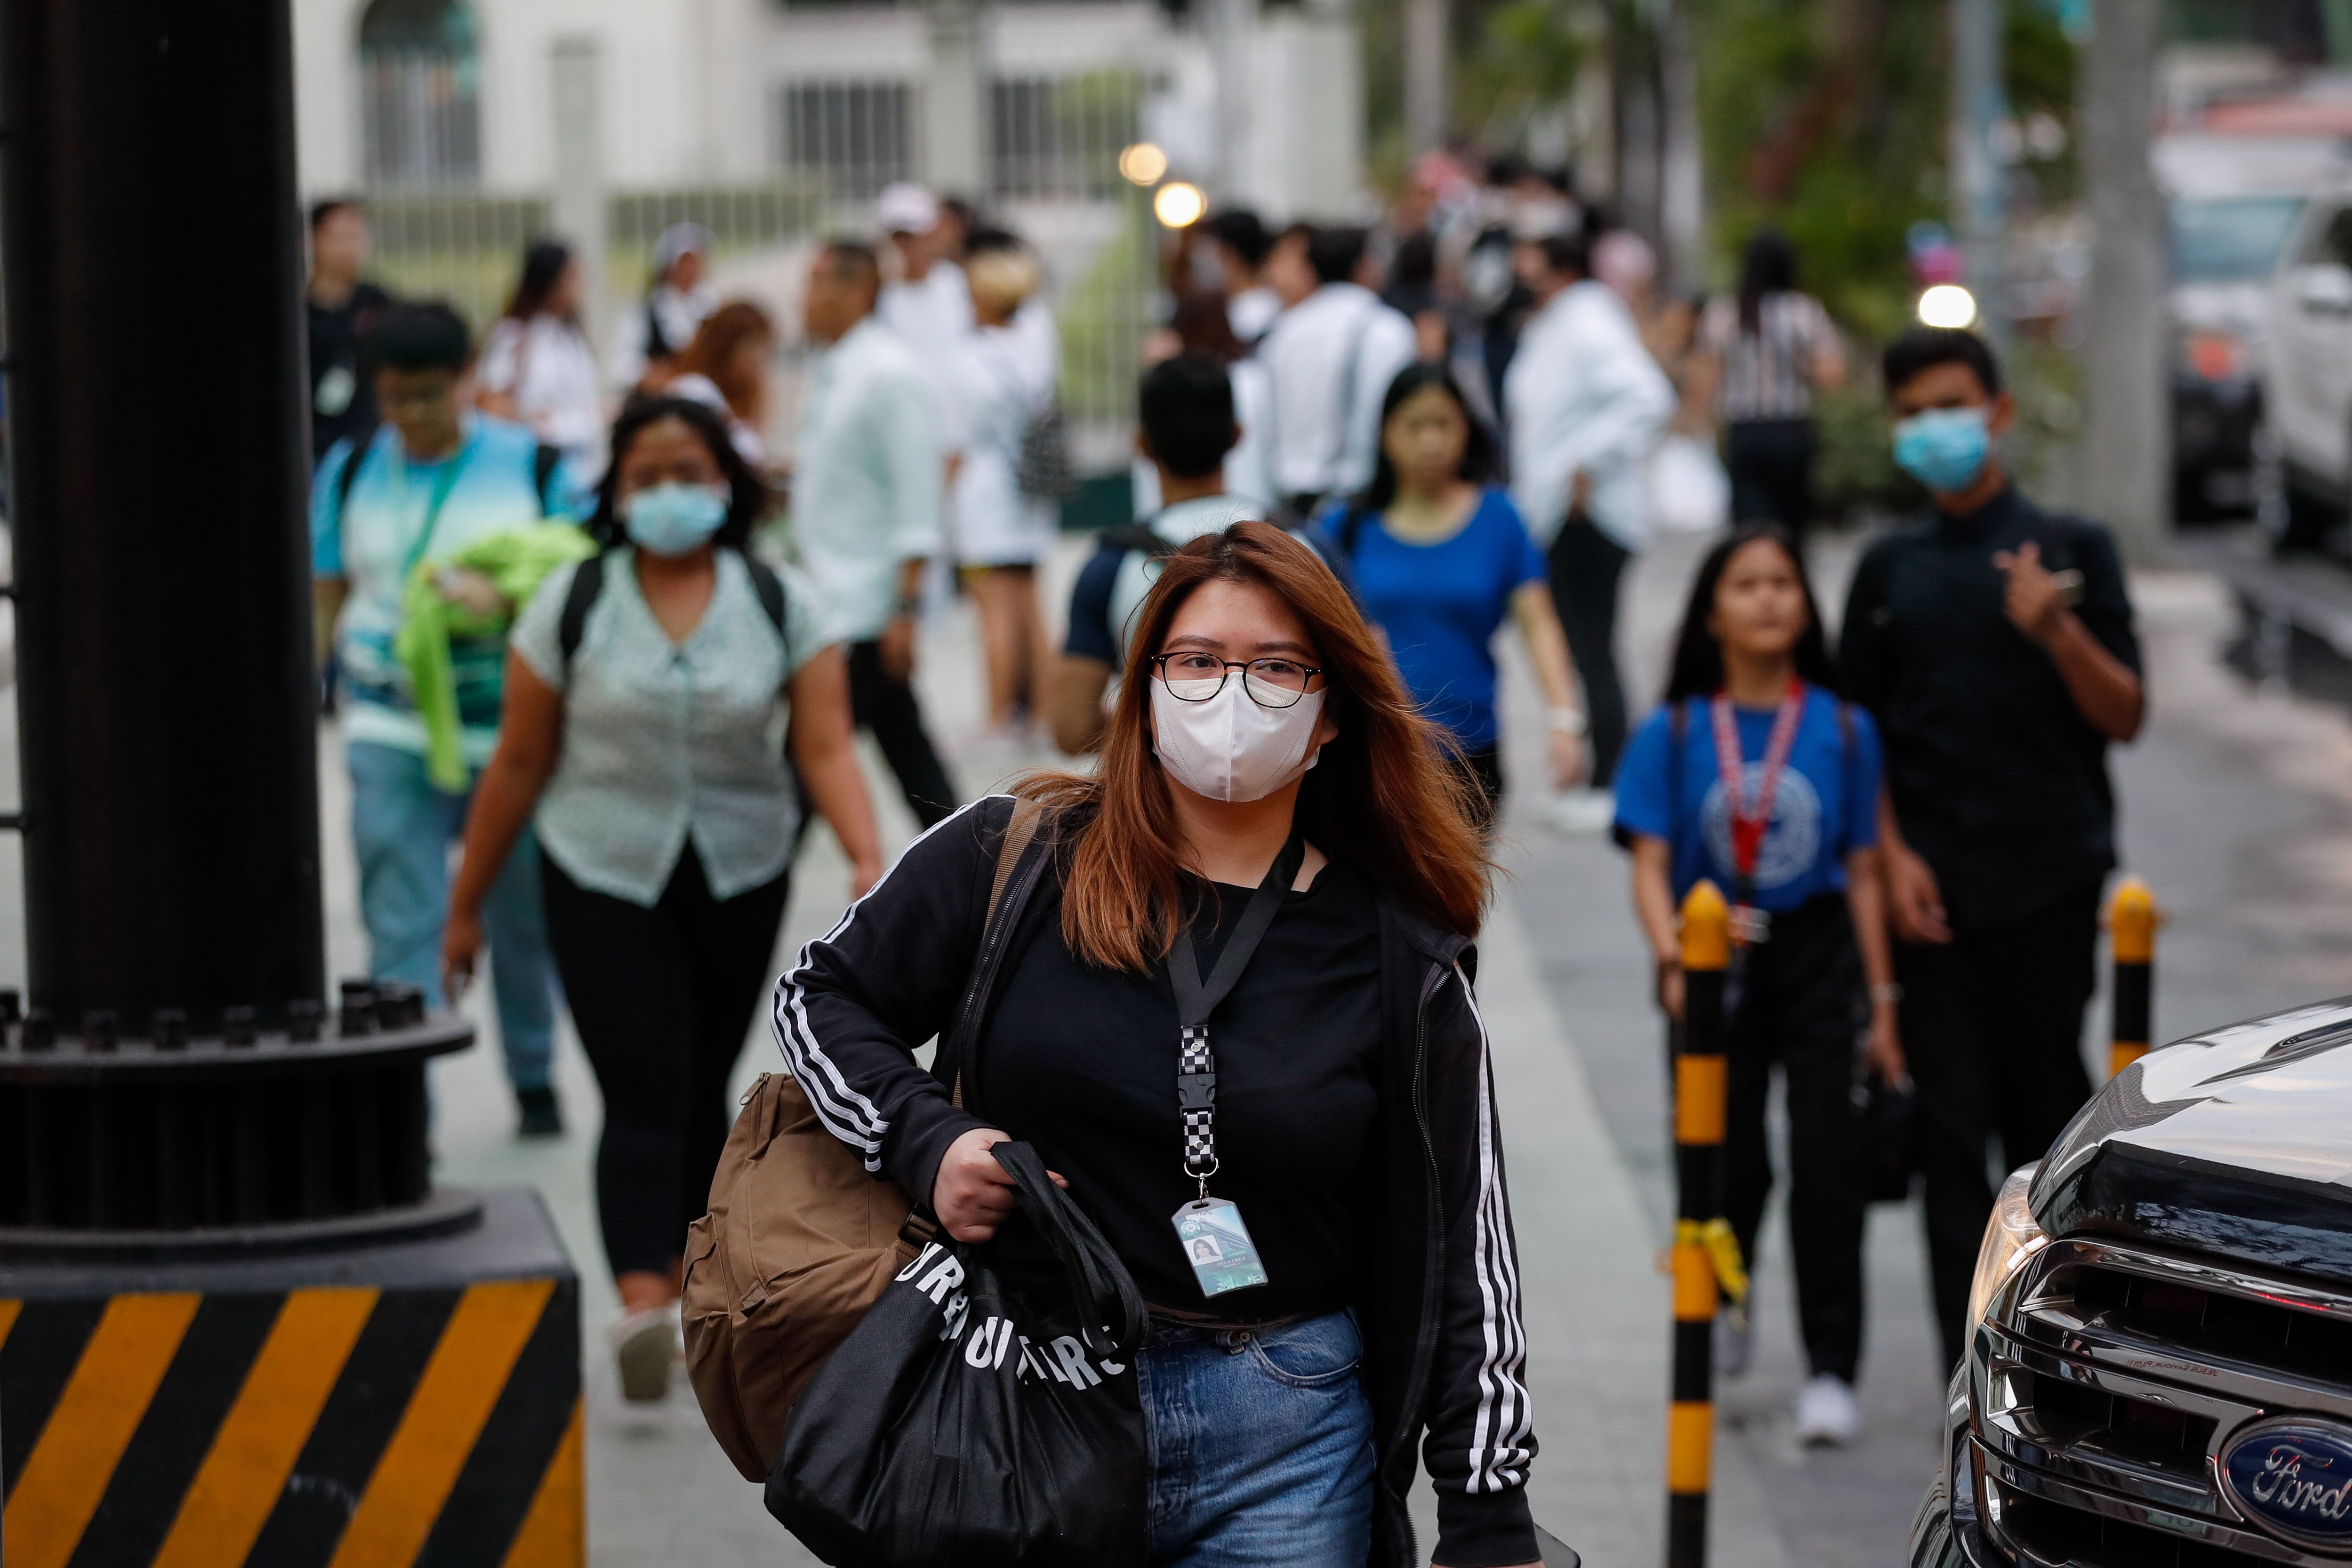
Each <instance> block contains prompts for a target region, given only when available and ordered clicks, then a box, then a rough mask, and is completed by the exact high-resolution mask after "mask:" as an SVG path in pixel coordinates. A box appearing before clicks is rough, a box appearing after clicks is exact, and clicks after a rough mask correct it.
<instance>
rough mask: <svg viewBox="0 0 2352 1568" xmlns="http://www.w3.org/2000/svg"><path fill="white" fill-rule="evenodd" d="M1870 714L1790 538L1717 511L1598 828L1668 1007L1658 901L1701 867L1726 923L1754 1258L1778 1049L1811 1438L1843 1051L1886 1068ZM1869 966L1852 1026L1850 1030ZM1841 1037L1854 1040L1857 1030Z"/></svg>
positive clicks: (1846, 1077)
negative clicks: (1629, 871) (1610, 819)
mask: <svg viewBox="0 0 2352 1568" xmlns="http://www.w3.org/2000/svg"><path fill="white" fill-rule="evenodd" d="M1878 765H1879V752H1878V732H1877V731H1876V730H1875V729H1874V728H1873V727H1872V725H1871V722H1870V717H1869V715H1868V714H1866V713H1864V712H1862V711H1861V710H1858V709H1854V708H1850V707H1848V706H1847V705H1846V704H1845V703H1843V702H1842V701H1841V700H1839V699H1838V696H1837V691H1836V684H1835V677H1834V676H1833V674H1832V670H1831V667H1830V660H1829V654H1828V652H1827V650H1826V648H1825V647H1824V646H1823V644H1822V625H1821V616H1820V615H1819V613H1818V612H1817V611H1816V610H1815V609H1814V607H1813V591H1812V587H1811V584H1808V583H1807V582H1806V580H1805V568H1804V564H1803V563H1802V561H1801V559H1800V558H1799V557H1798V554H1797V552H1796V549H1795V547H1794V545H1793V544H1792V543H1791V542H1790V539H1789V536H1788V535H1787V534H1786V533H1784V532H1783V531H1780V529H1779V528H1777V527H1769V526H1763V527H1748V528H1741V529H1738V530H1736V531H1734V532H1733V533H1732V534H1731V535H1730V537H1728V538H1727V539H1726V540H1724V541H1723V542H1721V543H1720V544H1718V545H1717V546H1716V547H1715V549H1714V550H1713V551H1711V552H1709V553H1708V555H1707V557H1706V561H1705V562H1704V563H1702V564H1701V565H1700V567H1699V572H1698V578H1697V581H1696V583H1694V584H1692V587H1691V596H1690V605H1689V607H1688V608H1687V609H1686V610H1685V612H1684V614H1683V626H1682V632H1681V634H1680V636H1679V637H1678V638H1677V640H1676V642H1675V664H1674V671H1673V673H1672V675H1671V676H1670V677H1669V679H1668V680H1667V685H1666V700H1665V701H1664V704H1662V705H1661V706H1660V708H1659V709H1658V710H1657V711H1656V712H1654V713H1653V714H1651V715H1650V717H1649V720H1648V721H1647V722H1646V723H1644V724H1643V726H1642V729H1641V731H1640V732H1639V733H1637V734H1636V735H1635V736H1634V738H1633V743H1632V745H1630V746H1629V747H1628V748H1627V749H1626V752H1625V757H1624V761H1623V763H1622V764H1621V765H1620V767H1619V768H1618V772H1617V833H1618V837H1619V838H1620V839H1621V841H1623V842H1626V843H1628V844H1630V845H1631V847H1632V848H1633V904H1634V908H1635V909H1636V910H1638V911H1639V913H1640V916H1641V921H1642V929H1643V933H1644V934H1645V935H1647V936H1648V938H1649V941H1650V947H1651V950H1652V952H1654V953H1655V954H1656V956H1657V963H1658V1000H1659V1003H1660V1005H1662V1006H1663V1007H1664V1009H1665V1011H1666V1013H1667V1014H1668V1016H1671V1017H1674V1018H1675V1019H1677V1020H1679V1019H1680V1017H1681V1016H1682V1002H1683V975H1682V967H1681V948H1680V942H1679V940H1678V937H1677V933H1676V931H1675V910H1676V909H1677V908H1678V907H1679V905H1680V903H1681V900H1682V898H1683V895H1685V893H1687V892H1689V891H1690V889H1691V888H1692V886H1693V885H1694V884H1696V882H1697V881H1698V880H1699V879H1701V878H1706V879H1712V880H1713V881H1714V882H1715V883H1716V885H1717V887H1719V888H1721V889H1723V891H1724V893H1725V895H1726V897H1727V898H1728V899H1730V900H1731V901H1732V903H1733V906H1734V921H1735V933H1736V934H1737V933H1740V932H1744V933H1745V936H1746V939H1747V940H1746V941H1745V942H1744V944H1743V950H1742V965H1741V970H1740V978H1739V984H1738V997H1737V1000H1736V1003H1734V1005H1733V1006H1732V1009H1731V1012H1730V1016H1729V1017H1728V1020H1727V1041H1726V1048H1725V1054H1726V1055H1727V1057H1728V1058H1729V1075H1730V1108H1729V1109H1730V1120H1729V1123H1728V1125H1727V1130H1726V1136H1725V1147H1724V1178H1723V1194H1724V1196H1723V1202H1724V1211H1725V1216H1726V1217H1727V1219H1729V1220H1730V1222H1731V1227H1732V1231H1733V1233H1734V1234H1735V1235H1737V1236H1738V1238H1739V1249H1740V1254H1741V1256H1742V1257H1744V1258H1754V1257H1755V1253H1756V1230H1757V1226H1758V1223H1759V1221H1760V1220H1761V1218H1762V1217H1763V1213H1764V1199H1765V1196H1766V1194H1768V1193H1769V1192H1770V1190H1771V1186H1772V1166H1771V1161H1770V1158H1769V1155H1768V1153H1767V1152H1766V1148H1765V1141H1764V1101H1765V1097H1766V1094H1767V1092H1768V1090H1769V1086H1770V1081H1771V1073H1772V1068H1773V1066H1774V1064H1775V1063H1778V1064H1779V1066H1780V1070H1781V1072H1782V1074H1783V1076H1784V1077H1785V1079H1786V1080H1787V1089H1788V1104H1789V1121H1790V1137H1789V1163H1790V1194H1789V1235H1790V1249H1791V1251H1792V1252H1793V1253H1794V1254H1795V1257H1796V1265H1797V1303H1798V1317H1799V1320H1800V1321H1801V1325H1802V1328H1803V1332H1804V1340H1805V1353H1806V1356H1807V1359H1808V1360H1809V1361H1810V1363H1811V1374H1812V1375H1811V1381H1809V1382H1808V1383H1807V1384H1806V1385H1805V1388H1804V1391H1803V1393H1802V1394H1801V1395H1800V1396H1799V1398H1798V1401H1797V1432H1798V1436H1799V1437H1800V1439H1801V1440H1802V1441H1805V1442H1808V1443H1843V1442H1846V1441H1848V1440H1849V1439H1851V1438H1852V1437H1853V1436H1854V1434H1855V1433H1856V1432H1857V1431H1858V1430H1859V1429H1860V1425H1861V1422H1860V1416H1859V1414H1858V1412H1857V1411H1856V1409H1855V1406H1854V1399H1853V1380H1854V1373H1855V1371H1856V1369H1857V1367H1858V1365H1859V1363H1860V1360H1861V1355H1862V1234H1863V1209H1864V1201H1865V1200H1864V1187H1863V1181H1862V1175H1861V1172H1860V1169H1859V1165H1858V1161H1857V1154H1858V1139H1857V1137H1856V1121H1855V1117H1854V1114H1853V1099H1852V1096H1853V1084H1854V1079H1855V1075H1856V1072H1857V1070H1859V1069H1860V1068H1867V1069H1868V1070H1869V1071H1872V1072H1874V1073H1876V1074H1877V1075H1879V1077H1880V1078H1881V1079H1883V1080H1884V1081H1885V1082H1888V1083H1895V1082H1898V1081H1900V1080H1901V1079H1902V1076H1903V1049H1902V1045H1901V1042H1900V1041H1899V1039H1898V1038H1897V1037H1896V1034H1895V1001H1896V998H1897V996H1898V995H1899V993H1898V992H1897V991H1896V989H1895V968H1894V959H1893V956H1892V953H1891V952H1890V950H1889V948H1888V945H1887V938H1886V920H1885V897H1884V892H1883V889H1882V884H1881V880H1880V868H1879V864H1878V830H1877V808H1878ZM1865 980H1866V981H1867V984H1868V995H1869V1014H1868V1017H1869V1024H1868V1027H1867V1030H1866V1031H1864V1029H1862V1028H1860V1027H1858V1025H1859V1024H1860V1020H1861V1017H1862V1014H1861V1011H1860V1006H1859V1005H1860V1003H1861V1001H1862V998H1863V994H1864V982H1865ZM1858 1046H1859V1053H1857V1047H1858ZM1721 1359H1722V1360H1723V1361H1724V1362H1725V1363H1726V1370H1727V1371H1733V1372H1736V1371H1738V1370H1739V1368H1740V1367H1741V1366H1742V1365H1744V1363H1745V1362H1746V1359H1747V1322H1746V1317H1745V1313H1744V1312H1743V1311H1739V1310H1737V1309H1735V1311H1734V1313H1733V1315H1731V1316H1730V1317H1729V1318H1728V1319H1727V1330H1726V1331H1725V1340H1724V1342H1723V1346H1722V1358H1721Z"/></svg>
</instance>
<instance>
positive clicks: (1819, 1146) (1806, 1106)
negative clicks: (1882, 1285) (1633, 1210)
mask: <svg viewBox="0 0 2352 1568" xmlns="http://www.w3.org/2000/svg"><path fill="white" fill-rule="evenodd" d="M1746 964H1747V967H1746V970H1745V973H1744V974H1743V977H1742V981H1743V983H1742V985H1741V993H1740V998H1739V1005H1738V1010H1737V1011H1736V1012H1734V1013H1733V1014H1732V1016H1731V1017H1730V1019H1729V1027H1728V1029H1727V1031H1726V1037H1725V1041H1724V1046H1725V1050H1724V1054H1725V1057H1726V1058H1727V1061H1726V1064H1725V1065H1726V1067H1727V1069H1728V1078H1729V1085H1728V1088H1729V1095H1728V1100H1729V1104H1728V1107H1727V1109H1728V1110H1729V1118H1730V1119H1729V1121H1727V1123H1726V1125H1725V1128H1724V1149H1723V1214H1724V1217H1725V1218H1726V1219H1727V1220H1729V1221H1730V1222H1731V1229H1732V1233H1733V1234H1734V1235H1735V1236H1737V1237H1738V1238H1739V1255H1740V1256H1741V1257H1742V1258H1747V1259H1748V1260H1749V1264H1750V1266H1751V1267H1753V1264H1754V1260H1755V1257H1756V1231H1757V1227H1758V1226H1759V1225H1760V1224H1761V1223H1762V1221H1763V1218H1764V1200H1765V1199H1766V1197H1767V1196H1769V1194H1770V1193H1771V1191H1772V1160H1771V1156H1770V1154H1769V1152H1768V1151H1767V1149H1766V1146H1765V1140H1764V1106H1765V1100H1766V1098H1767V1097H1768V1095H1769V1092H1770V1090H1771V1087H1772V1068H1774V1067H1775V1066H1776V1065H1777V1066H1778V1067H1779V1068H1780V1075H1781V1077H1782V1079H1784V1080H1785V1081H1786V1084H1787V1088H1788V1103H1789V1247H1790V1253H1791V1254H1792V1255H1793V1256H1794V1258H1795V1260H1796V1265H1797V1321H1798V1323H1799V1324H1800V1326H1801V1329H1802V1331H1803V1332H1804V1338H1805V1359H1806V1360H1807V1361H1808V1362H1809V1363H1811V1370H1812V1371H1813V1372H1814V1373H1832V1374H1833V1375H1835V1376H1838V1377H1842V1378H1844V1379H1845V1380H1846V1381H1847V1382H1848V1383H1852V1382H1853V1377H1854V1372H1855V1369H1856V1368H1857V1367H1859V1366H1860V1364H1861V1362H1862V1222H1863V1211H1864V1194H1863V1190H1862V1176H1861V1171H1860V1165H1859V1160H1858V1157H1857V1156H1858V1150H1859V1142H1860V1139H1859V1136H1858V1132H1859V1124H1858V1122H1857V1121H1856V1120H1855V1117H1854V1113H1853V1074H1854V1046H1855V1036H1856V1023H1857V1004H1858V1002H1859V1001H1860V999H1861V989H1862V960H1861V957H1860V955H1859V954H1858V953H1857V952H1856V950H1855V948H1854V942H1853V921H1852V919H1851V918H1850V917H1849V916H1848V914H1847V912H1846V907H1845V899H1844V897H1843V895H1840V894H1832V895H1829V896H1826V897H1823V898H1819V899H1814V900H1811V901H1810V902H1808V903H1806V904H1805V905H1804V907H1803V908H1801V909H1798V910H1790V912H1789V913H1787V914H1780V915H1774V916H1773V917H1772V933H1771V936H1770V939H1769V940H1768V941H1765V942H1759V943H1758V944H1756V945H1755V946H1753V947H1750V948H1748V950H1747V953H1746Z"/></svg>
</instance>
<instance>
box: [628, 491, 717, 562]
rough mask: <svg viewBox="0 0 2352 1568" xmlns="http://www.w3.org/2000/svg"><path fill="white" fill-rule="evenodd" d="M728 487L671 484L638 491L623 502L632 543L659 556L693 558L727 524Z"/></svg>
mask: <svg viewBox="0 0 2352 1568" xmlns="http://www.w3.org/2000/svg"><path fill="white" fill-rule="evenodd" d="M728 500H729V497H728V493H727V487H726V486H725V485H685V484H679V483H677V481H676V480H672V481H671V482H669V483H667V484H660V485H656V486H654V487H653V489H646V490H639V491H637V492H636V494H635V495H633V496H630V497H628V498H627V499H626V500H623V501H622V502H621V521H622V522H623V523H625V524H626V525H627V527H628V530H629V541H630V542H631V543H633V544H635V546H636V547H637V548H638V549H640V550H645V551H650V552H652V553H654V554H656V555H691V554H693V553H694V552H696V551H698V550H699V549H701V548H702V547H703V546H704V545H706V544H708V543H709V542H710V536H711V535H712V534H714V533H716V532H718V531H719V526H720V525H721V524H723V523H724V522H725V521H727V502H728Z"/></svg>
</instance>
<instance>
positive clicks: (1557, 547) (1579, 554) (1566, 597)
mask: <svg viewBox="0 0 2352 1568" xmlns="http://www.w3.org/2000/svg"><path fill="white" fill-rule="evenodd" d="M1632 559H1633V552H1631V551H1629V550H1627V549H1626V548H1625V547H1624V546H1623V545H1622V544H1620V543H1618V542H1616V541H1615V540H1613V539H1612V538H1610V537H1609V536H1608V535H1607V534H1605V533H1603V532H1601V531H1600V530H1599V529H1597V528H1595V527H1593V526H1592V521H1591V519H1590V518H1587V517H1585V516H1583V515H1581V514H1580V513H1579V514H1572V515H1570V518H1569V520H1568V521H1567V522H1565V523H1564V524H1562V525H1561V527H1560V531H1559V538H1557V539H1555V540H1553V541H1552V542H1551V602H1552V605H1553V606H1554V607H1555V608H1557V609H1558V610H1559V624H1560V628H1561V629H1562V630H1563V631H1565V632H1567V633H1568V651H1569V653H1570V655H1571V656H1573V657H1574V658H1575V659H1576V675H1577V679H1579V680H1580V681H1581V682H1583V684H1584V716H1585V721H1586V722H1587V723H1588V724H1589V725H1590V726H1591V728H1590V730H1589V731H1587V738H1586V743H1587V744H1588V745H1590V746H1591V748H1592V776H1591V779H1590V780H1588V781H1587V782H1588V783H1590V784H1591V785H1592V787H1593V788H1595V789H1606V788H1608V787H1609V781H1610V780H1611V779H1612V778H1614V777H1615V776H1616V774H1617V753H1618V752H1622V751H1623V750H1624V749H1625V683H1624V682H1623V681H1622V680H1620V679H1618V678H1617V579H1618V578H1619V577H1621V576H1622V575H1623V574H1624V571H1625V563H1626V562H1628V561H1631V560H1632Z"/></svg>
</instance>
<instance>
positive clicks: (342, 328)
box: [303, 283, 392, 462]
mask: <svg viewBox="0 0 2352 1568" xmlns="http://www.w3.org/2000/svg"><path fill="white" fill-rule="evenodd" d="M303 302H304V303H305V304H306V305H307V306H308V307H309V308H310V460H311V461H312V462H316V461H318V460H319V459H320V458H323V457H325V456H326V455H327V448H328V447H331V446H333V445H334V444H335V443H336V442H338V441H340V440H341V439H342V438H343V437H346V436H354V435H357V434H358V433H359V432H361V431H362V430H367V429H371V428H373V426H374V425H375V422H376V406H375V383H374V381H373V379H372V378H371V377H369V376H368V375H367V374H365V373H364V371H362V368H361V366H360V340H361V339H362V338H363V337H365V336H366V335H367V331H368V329H369V328H370V327H371V326H373V325H374V324H375V313H376V312H377V311H378V310H383V308H384V307H385V306H386V305H388V304H390V303H392V296H391V295H389V294H387V293H385V292H384V291H383V289H379V288H377V287H376V286H375V285H374V284H373V283H362V284H359V285H357V286H356V287H354V288H353V289H352V297H351V298H350V299H348V300H344V301H343V302H342V304H341V306H339V307H337V308H335V309H332V310H330V309H329V308H328V307H326V306H324V305H321V304H320V303H319V301H318V300H315V299H312V298H311V297H310V295H309V294H308V293H305V294H304V295H303Z"/></svg>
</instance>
